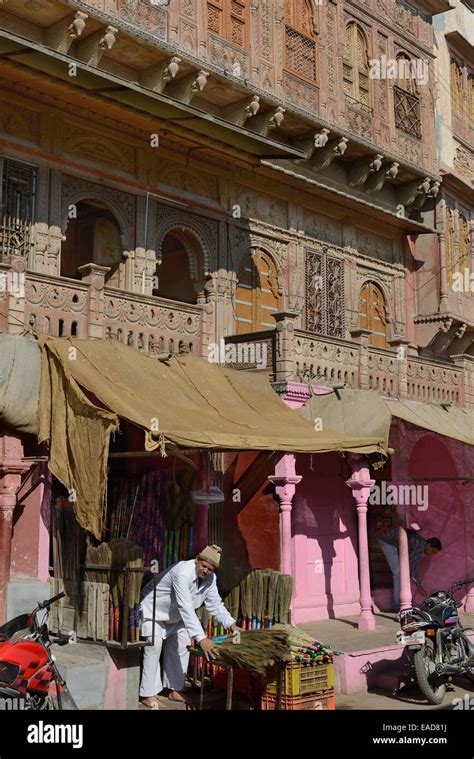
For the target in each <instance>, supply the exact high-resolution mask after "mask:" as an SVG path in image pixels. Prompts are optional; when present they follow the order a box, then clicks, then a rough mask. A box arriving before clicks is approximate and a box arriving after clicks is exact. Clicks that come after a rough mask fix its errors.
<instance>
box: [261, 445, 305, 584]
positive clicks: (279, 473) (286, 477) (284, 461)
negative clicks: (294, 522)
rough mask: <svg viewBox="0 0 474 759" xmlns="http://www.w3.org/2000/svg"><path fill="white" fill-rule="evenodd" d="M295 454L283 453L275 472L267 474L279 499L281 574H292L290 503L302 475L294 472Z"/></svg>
mask: <svg viewBox="0 0 474 759" xmlns="http://www.w3.org/2000/svg"><path fill="white" fill-rule="evenodd" d="M295 466H296V456H295V455H294V453H284V454H283V455H281V456H280V458H279V460H278V461H277V463H276V466H275V474H272V475H270V476H269V478H268V479H269V480H270V482H273V484H274V485H275V491H276V494H277V496H278V498H279V499H280V568H281V571H282V572H283V574H286V575H292V574H293V571H292V570H293V566H292V561H291V504H292V501H293V496H294V494H295V491H296V486H297V484H298V483H299V482H301V480H302V477H301V475H299V474H296V469H295Z"/></svg>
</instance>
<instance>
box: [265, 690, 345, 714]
mask: <svg viewBox="0 0 474 759" xmlns="http://www.w3.org/2000/svg"><path fill="white" fill-rule="evenodd" d="M277 704H278V697H277V695H276V694H273V693H265V694H264V695H263V696H262V698H261V702H260V708H261V709H262V711H276V710H277V709H279V710H281V711H285V712H291V711H295V712H301V711H314V712H316V711H333V710H335V708H336V701H335V697H334V690H328V691H323V692H322V693H307V694H306V695H305V696H282V697H281V703H280V706H279V707H278V706H277Z"/></svg>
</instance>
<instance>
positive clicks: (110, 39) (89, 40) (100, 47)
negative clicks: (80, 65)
mask: <svg viewBox="0 0 474 759" xmlns="http://www.w3.org/2000/svg"><path fill="white" fill-rule="evenodd" d="M117 34H118V29H117V27H115V26H107V27H106V28H105V29H100V30H99V31H98V32H95V33H94V34H91V35H90V36H89V37H86V39H85V40H81V42H78V43H77V44H76V45H75V46H74V56H75V57H76V58H78V59H79V60H80V61H84V63H88V64H89V65H90V66H98V65H99V63H100V60H101V58H102V56H103V55H104V53H105V52H106V51H107V50H112V48H113V46H114V45H115V42H116V38H117Z"/></svg>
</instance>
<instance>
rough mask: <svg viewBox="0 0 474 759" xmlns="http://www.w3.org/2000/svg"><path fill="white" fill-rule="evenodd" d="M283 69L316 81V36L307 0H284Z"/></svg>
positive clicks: (311, 12)
mask: <svg viewBox="0 0 474 759" xmlns="http://www.w3.org/2000/svg"><path fill="white" fill-rule="evenodd" d="M285 69H286V70H287V71H289V72H291V73H292V74H296V76H299V77H301V78H302V79H308V80H309V81H310V82H316V81H317V78H318V52H317V36H316V33H315V31H314V23H313V11H312V8H311V4H310V3H309V2H308V0H286V1H285Z"/></svg>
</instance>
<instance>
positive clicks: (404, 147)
mask: <svg viewBox="0 0 474 759" xmlns="http://www.w3.org/2000/svg"><path fill="white" fill-rule="evenodd" d="M397 148H398V152H399V154H400V155H401V156H403V157H404V158H405V160H407V159H408V160H409V161H411V162H412V163H416V164H421V163H422V156H421V144H420V143H419V142H418V141H417V140H415V139H411V138H410V137H406V136H405V135H404V134H402V132H400V130H397Z"/></svg>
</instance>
